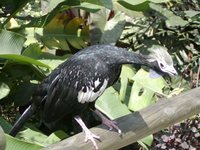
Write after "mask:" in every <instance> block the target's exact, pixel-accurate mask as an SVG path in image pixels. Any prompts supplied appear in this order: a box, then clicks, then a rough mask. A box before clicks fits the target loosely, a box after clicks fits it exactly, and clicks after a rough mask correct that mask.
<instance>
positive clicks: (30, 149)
mask: <svg viewBox="0 0 200 150" xmlns="http://www.w3.org/2000/svg"><path fill="white" fill-rule="evenodd" d="M6 141H7V143H6V150H40V149H42V146H40V145H38V144H34V143H30V142H25V141H22V140H19V139H17V138H14V137H12V136H10V135H7V134H6Z"/></svg>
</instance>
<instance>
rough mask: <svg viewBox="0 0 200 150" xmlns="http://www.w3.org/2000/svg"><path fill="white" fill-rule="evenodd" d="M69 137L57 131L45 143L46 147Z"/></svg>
mask: <svg viewBox="0 0 200 150" xmlns="http://www.w3.org/2000/svg"><path fill="white" fill-rule="evenodd" d="M67 137H68V135H67V134H66V133H65V132H64V131H56V132H54V133H52V134H50V135H49V136H48V138H47V139H46V140H45V141H44V143H46V145H50V144H54V143H56V142H59V141H60V140H62V139H64V138H67Z"/></svg>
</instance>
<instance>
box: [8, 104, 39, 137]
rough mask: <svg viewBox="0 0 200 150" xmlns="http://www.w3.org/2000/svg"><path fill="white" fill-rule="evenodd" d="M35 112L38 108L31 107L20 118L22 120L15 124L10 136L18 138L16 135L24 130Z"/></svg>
mask: <svg viewBox="0 0 200 150" xmlns="http://www.w3.org/2000/svg"><path fill="white" fill-rule="evenodd" d="M35 111H36V106H35V105H30V106H29V107H28V108H27V109H26V110H25V111H24V113H23V114H22V115H21V116H20V118H19V119H18V120H17V121H16V122H15V124H14V125H13V127H12V129H11V130H10V133H9V134H10V135H11V136H13V137H14V136H16V134H17V133H18V132H19V130H20V129H21V128H22V126H23V125H24V124H25V122H26V121H27V120H28V119H29V118H30V117H31V116H32V115H33V114H34V113H35Z"/></svg>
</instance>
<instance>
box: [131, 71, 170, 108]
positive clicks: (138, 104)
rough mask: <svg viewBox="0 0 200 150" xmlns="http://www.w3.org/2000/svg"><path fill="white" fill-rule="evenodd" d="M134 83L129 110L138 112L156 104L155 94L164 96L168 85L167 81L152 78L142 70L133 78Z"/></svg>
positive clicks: (160, 78)
mask: <svg viewBox="0 0 200 150" xmlns="http://www.w3.org/2000/svg"><path fill="white" fill-rule="evenodd" d="M133 80H134V83H133V86H132V91H131V95H130V99H129V104H128V108H129V109H131V110H133V111H137V110H140V109H141V108H144V107H147V106H149V105H150V104H153V103H154V102H155V99H153V96H154V94H155V93H159V94H162V95H164V94H163V93H162V89H163V87H164V86H165V85H166V83H165V80H164V79H163V78H162V77H161V76H160V77H158V78H151V77H150V74H149V73H148V72H146V71H145V70H143V69H140V70H139V71H138V72H137V73H136V75H135V76H134V77H133Z"/></svg>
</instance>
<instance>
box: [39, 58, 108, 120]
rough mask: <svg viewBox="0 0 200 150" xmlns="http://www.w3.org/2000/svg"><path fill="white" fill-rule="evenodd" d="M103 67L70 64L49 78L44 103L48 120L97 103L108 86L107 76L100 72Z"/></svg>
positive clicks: (79, 63)
mask: <svg viewBox="0 0 200 150" xmlns="http://www.w3.org/2000/svg"><path fill="white" fill-rule="evenodd" d="M88 64H90V65H88ZM102 67H105V66H101V67H100V66H99V65H98V64H97V63H94V62H92V63H88V62H87V63H85V62H79V61H77V62H70V61H67V62H66V63H65V64H64V65H61V66H59V67H58V69H57V70H55V71H54V72H53V73H52V74H51V75H50V76H49V77H48V79H49V83H50V85H49V87H48V90H47V99H46V101H45V104H44V113H43V115H44V116H43V118H44V120H45V121H47V122H51V121H54V120H57V119H59V118H61V117H62V116H65V115H66V114H68V113H71V112H73V111H74V110H75V108H76V107H77V108H79V106H80V104H81V105H82V104H83V103H87V102H93V101H95V100H96V99H97V98H98V97H99V96H100V95H101V94H102V93H103V91H104V90H105V89H106V87H107V86H108V79H107V78H106V76H105V74H99V73H98V71H99V69H100V68H102ZM91 70H92V71H91ZM104 70H105V69H104Z"/></svg>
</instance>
